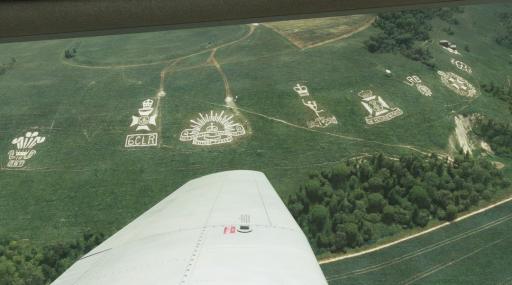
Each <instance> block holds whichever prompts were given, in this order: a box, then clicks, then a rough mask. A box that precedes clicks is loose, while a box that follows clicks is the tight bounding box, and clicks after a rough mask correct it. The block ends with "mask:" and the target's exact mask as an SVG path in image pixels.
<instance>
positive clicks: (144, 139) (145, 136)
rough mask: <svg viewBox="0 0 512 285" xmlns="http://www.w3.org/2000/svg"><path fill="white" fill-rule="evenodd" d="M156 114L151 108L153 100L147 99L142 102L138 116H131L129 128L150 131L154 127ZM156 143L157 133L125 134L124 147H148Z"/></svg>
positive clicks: (137, 130)
mask: <svg viewBox="0 0 512 285" xmlns="http://www.w3.org/2000/svg"><path fill="white" fill-rule="evenodd" d="M157 116H158V114H157V112H156V111H155V109H154V108H153V100H151V99H147V100H145V101H144V102H142V108H140V109H139V115H138V116H132V123H131V124H130V127H131V128H135V131H136V132H139V131H145V132H151V131H152V130H153V129H155V128H156V118H157ZM157 145H158V133H135V134H129V135H127V136H126V141H125V145H124V146H125V147H149V146H157Z"/></svg>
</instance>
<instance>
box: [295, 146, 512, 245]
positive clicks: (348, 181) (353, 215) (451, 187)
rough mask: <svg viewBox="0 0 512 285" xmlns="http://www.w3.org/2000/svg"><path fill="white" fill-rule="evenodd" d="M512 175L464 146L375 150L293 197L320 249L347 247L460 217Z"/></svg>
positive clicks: (318, 177) (314, 177)
mask: <svg viewBox="0 0 512 285" xmlns="http://www.w3.org/2000/svg"><path fill="white" fill-rule="evenodd" d="M509 186H510V182H509V181H508V180H507V179H506V178H505V177H504V176H503V173H502V172H501V171H499V170H497V169H496V168H495V167H494V165H493V164H492V163H490V162H489V161H487V160H485V159H482V158H472V157H471V156H469V155H465V154H458V155H457V156H456V157H455V158H454V159H453V160H447V159H444V158H439V157H437V156H436V155H434V154H432V155H430V156H428V157H424V156H420V155H412V154H411V155H404V156H400V157H399V158H396V159H394V158H389V157H386V156H384V155H383V154H376V155H373V156H371V157H369V158H367V159H362V160H347V161H345V162H343V163H340V164H339V165H337V166H335V167H333V168H332V169H329V170H325V171H321V172H318V173H312V174H310V175H309V179H308V180H307V182H305V183H304V184H303V185H302V186H301V187H300V189H299V191H297V192H296V193H294V194H292V195H291V196H290V197H289V198H288V200H287V202H286V203H287V206H288V208H289V209H290V212H291V213H292V215H293V216H294V218H295V219H296V220H297V222H298V223H299V225H300V226H301V228H302V230H303V231H304V233H305V234H306V236H307V237H308V239H309V241H310V244H311V245H312V247H313V250H314V251H315V253H316V254H323V253H333V252H344V251H346V250H347V249H350V248H357V247H361V246H363V245H366V244H371V243H374V242H375V241H377V240H379V239H381V238H383V237H386V236H390V235H394V234H396V233H398V232H400V231H401V230H403V229H411V228H421V227H425V226H426V225H427V224H428V223H429V222H430V221H432V220H442V221H450V220H454V219H455V218H456V217H457V215H458V214H459V213H460V212H463V211H467V210H469V209H470V208H471V207H473V206H478V204H479V203H480V202H481V201H482V200H490V199H492V198H493V196H494V195H495V193H496V191H497V190H498V189H503V188H506V187H509Z"/></svg>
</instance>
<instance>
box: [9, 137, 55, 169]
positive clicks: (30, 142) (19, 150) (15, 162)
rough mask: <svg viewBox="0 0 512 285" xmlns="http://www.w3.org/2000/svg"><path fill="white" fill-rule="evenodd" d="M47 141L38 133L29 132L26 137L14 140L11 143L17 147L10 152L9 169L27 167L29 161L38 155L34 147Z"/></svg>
mask: <svg viewBox="0 0 512 285" xmlns="http://www.w3.org/2000/svg"><path fill="white" fill-rule="evenodd" d="M45 140H46V138H45V137H41V136H39V133H38V132H27V133H26V134H25V136H24V137H23V136H22V137H18V138H15V139H13V140H12V142H11V143H12V144H13V145H15V146H16V149H14V150H10V151H9V152H8V156H9V162H7V167H9V168H21V167H23V166H25V163H26V162H27V160H29V159H30V158H32V157H33V156H34V155H36V153H37V152H36V150H35V149H34V147H35V146H36V145H38V144H41V143H43V142H45Z"/></svg>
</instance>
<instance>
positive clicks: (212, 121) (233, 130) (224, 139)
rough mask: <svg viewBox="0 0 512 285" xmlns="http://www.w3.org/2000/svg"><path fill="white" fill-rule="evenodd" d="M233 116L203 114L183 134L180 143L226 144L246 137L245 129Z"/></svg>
mask: <svg viewBox="0 0 512 285" xmlns="http://www.w3.org/2000/svg"><path fill="white" fill-rule="evenodd" d="M232 119H233V116H228V115H224V111H222V112H221V113H220V114H218V113H213V111H210V114H204V115H203V114H201V113H199V118H197V119H196V120H190V122H192V125H191V128H190V129H185V130H183V131H182V132H181V135H180V141H183V142H185V141H192V144H194V145H215V144H225V143H230V142H232V141H233V137H238V136H243V135H245V129H244V127H243V126H242V125H241V124H239V123H235V122H233V120H232Z"/></svg>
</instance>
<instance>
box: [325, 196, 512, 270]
mask: <svg viewBox="0 0 512 285" xmlns="http://www.w3.org/2000/svg"><path fill="white" fill-rule="evenodd" d="M510 201H512V196H511V197H509V198H506V199H505V200H502V201H499V202H497V203H494V204H492V205H489V206H487V207H485V208H482V209H479V210H477V211H474V212H471V213H469V214H466V215H464V216H461V217H459V218H457V219H455V220H453V221H452V222H445V223H442V224H440V225H438V226H435V227H433V228H430V229H428V230H425V231H422V232H420V233H417V234H414V235H411V236H408V237H404V238H401V239H399V240H396V241H393V242H390V243H387V244H384V245H381V246H378V247H375V248H371V249H367V250H364V251H361V252H356V253H352V254H347V255H342V256H338V257H333V258H327V259H323V260H320V261H319V263H320V264H329V263H333V262H336V261H340V260H344V259H348V258H353V257H356V256H361V255H365V254H368V253H372V252H376V251H379V250H381V249H384V248H387V247H390V246H393V245H395V244H399V243H402V242H404V241H407V240H410V239H413V238H417V237H419V236H422V235H425V234H428V233H430V232H433V231H436V230H438V229H441V228H444V227H446V226H448V225H451V224H454V223H457V222H460V221H463V220H465V219H467V218H469V217H472V216H474V215H477V214H480V213H483V212H485V211H488V210H490V209H492V208H495V207H497V206H500V205H503V204H505V203H508V202H510Z"/></svg>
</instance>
